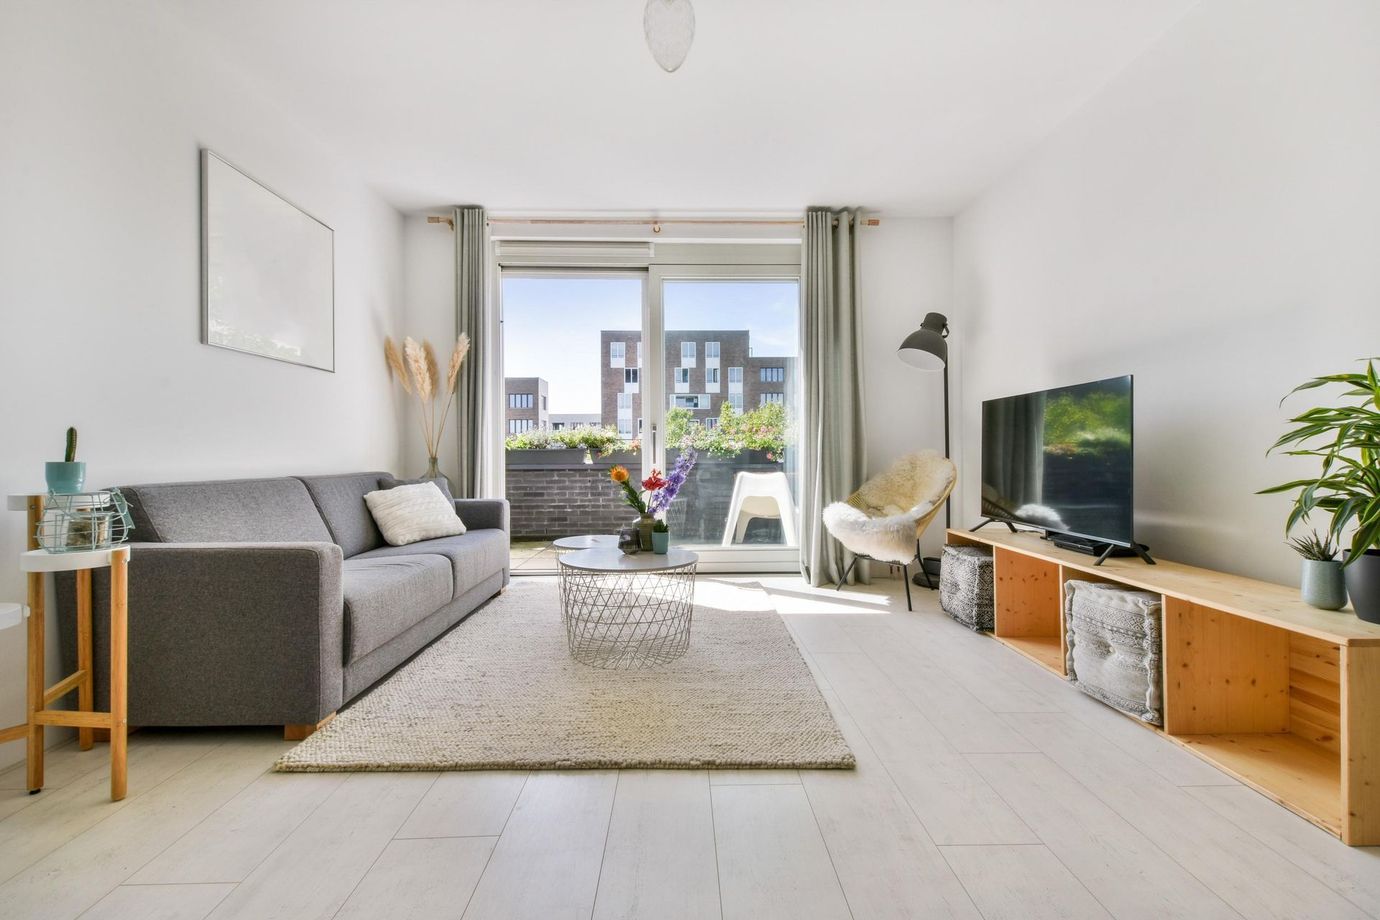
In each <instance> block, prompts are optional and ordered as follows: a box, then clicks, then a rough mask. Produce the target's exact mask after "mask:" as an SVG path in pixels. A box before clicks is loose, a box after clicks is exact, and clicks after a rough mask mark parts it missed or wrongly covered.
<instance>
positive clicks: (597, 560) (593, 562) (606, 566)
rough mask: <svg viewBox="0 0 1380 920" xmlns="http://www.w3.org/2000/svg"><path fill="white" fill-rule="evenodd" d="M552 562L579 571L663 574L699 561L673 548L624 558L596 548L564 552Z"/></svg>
mask: <svg viewBox="0 0 1380 920" xmlns="http://www.w3.org/2000/svg"><path fill="white" fill-rule="evenodd" d="M556 561H557V562H558V563H559V564H560V565H562V566H568V567H570V568H572V569H579V570H580V571H582V572H609V573H613V572H664V571H669V570H670V569H683V568H685V567H686V566H688V565H694V564H695V563H696V562H699V561H700V557H699V555H698V554H697V553H692V552H690V551H689V550H688V549H679V548H676V547H672V549H671V551H670V552H668V553H664V554H658V553H646V552H643V553H638V554H636V555H634V556H629V555H627V554H626V553H624V552H623V551H622V550H621V549H616V548H615V549H608V548H606V547H598V548H595V549H582V550H578V551H577V552H573V553H566V554H565V555H564V556H561V557H560V558H558V559H557V560H556Z"/></svg>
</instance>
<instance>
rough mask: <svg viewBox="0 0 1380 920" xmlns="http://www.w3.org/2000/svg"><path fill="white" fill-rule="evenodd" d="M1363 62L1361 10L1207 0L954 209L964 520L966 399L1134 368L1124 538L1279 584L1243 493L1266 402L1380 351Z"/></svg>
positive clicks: (1281, 553) (1281, 473)
mask: <svg viewBox="0 0 1380 920" xmlns="http://www.w3.org/2000/svg"><path fill="white" fill-rule="evenodd" d="M1377 48H1380V4H1376V3H1375V2H1373V0H1326V2H1318V3H1308V4H1304V3H1295V2H1292V0H1263V2H1262V0H1206V2H1204V3H1202V4H1201V5H1200V6H1199V7H1197V8H1195V9H1194V10H1193V11H1192V12H1190V13H1189V15H1188V16H1187V17H1186V18H1185V19H1184V20H1183V21H1182V22H1181V23H1180V24H1179V25H1178V26H1176V27H1175V28H1174V29H1172V30H1171V31H1170V32H1169V33H1167V34H1166V35H1165V36H1164V37H1163V38H1162V39H1161V40H1160V41H1159V42H1158V43H1157V44H1156V45H1154V46H1153V47H1152V48H1151V49H1150V51H1149V52H1148V53H1147V54H1146V55H1145V56H1144V57H1143V58H1141V59H1139V60H1138V61H1136V62H1135V63H1134V64H1132V65H1131V66H1130V67H1129V68H1128V69H1127V70H1126V71H1125V72H1123V73H1122V74H1121V75H1120V76H1119V77H1118V78H1117V79H1116V80H1115V81H1114V82H1113V83H1112V84H1111V85H1109V86H1108V87H1106V88H1105V89H1104V90H1103V91H1101V92H1100V93H1099V94H1098V95H1096V96H1095V97H1094V98H1093V99H1092V100H1091V102H1090V103H1089V104H1087V105H1086V106H1085V107H1084V108H1083V109H1082V110H1081V111H1080V112H1079V113H1077V114H1076V115H1075V116H1074V117H1072V118H1071V119H1070V120H1069V121H1068V122H1066V123H1065V124H1064V125H1063V126H1062V127H1061V128H1060V129H1059V130H1058V131H1057V132H1056V133H1055V134H1054V135H1053V136H1052V137H1050V138H1049V139H1048V141H1047V142H1046V143H1044V144H1043V145H1042V146H1041V147H1040V148H1039V149H1038V150H1037V151H1035V152H1034V153H1033V154H1032V155H1031V156H1030V157H1029V158H1028V159H1027V160H1025V161H1024V163H1023V164H1022V165H1021V167H1020V168H1019V169H1018V170H1017V171H1015V172H1014V173H1013V174H1012V175H1010V176H1008V177H1006V178H1005V179H1004V180H1003V181H1001V182H1000V183H998V184H997V185H996V186H995V187H994V188H993V189H991V190H990V191H989V192H987V193H986V194H985V195H984V196H983V197H982V198H981V199H980V200H979V201H978V202H977V203H976V204H975V205H973V206H972V207H970V208H968V209H967V210H965V211H964V212H963V213H962V214H961V215H960V216H959V217H958V218H957V220H956V222H955V231H954V232H955V241H954V246H955V285H956V300H957V306H956V309H955V312H956V313H957V314H958V315H959V316H960V317H961V319H962V326H961V336H962V344H963V346H964V353H965V355H966V356H967V360H966V361H965V362H963V365H962V368H963V385H964V398H963V409H964V414H965V416H966V424H965V430H966V432H967V433H968V434H967V437H966V438H965V447H966V450H965V452H964V453H965V458H966V459H965V461H964V465H963V474H964V475H963V477H962V481H963V482H965V483H966V484H967V486H968V488H966V489H964V494H963V507H964V511H965V514H964V520H965V522H966V521H969V520H976V517H977V514H978V490H977V489H976V488H975V487H974V484H975V483H977V482H978V481H979V474H980V469H979V464H978V452H977V440H976V438H977V432H978V431H979V405H980V400H982V399H984V398H988V397H992V396H997V395H1002V394H1007V393H1014V392H1021V391H1025V390H1031V389H1037V388H1042V387H1047V386H1051V385H1055V384H1063V383H1073V382H1077V381H1083V380H1091V379H1094V378H1099V377H1106V376H1111V375H1115V374H1124V373H1133V374H1135V375H1136V406H1135V411H1136V438H1137V445H1136V464H1137V467H1136V490H1137V494H1136V502H1137V505H1138V515H1137V522H1136V526H1137V532H1138V536H1139V538H1140V539H1141V540H1142V541H1143V542H1147V543H1149V544H1151V547H1152V549H1153V550H1154V551H1155V552H1157V553H1159V554H1162V555H1163V556H1165V557H1166V558H1172V559H1178V560H1181V561H1185V562H1191V563H1196V564H1200V565H1206V566H1209V567H1214V568H1222V569H1226V570H1229V571H1235V572H1240V573H1243V574H1249V575H1254V576H1257V577H1262V578H1266V579H1270V580H1274V581H1279V582H1286V583H1290V582H1295V581H1296V579H1297V568H1298V566H1297V564H1296V562H1295V560H1294V558H1293V557H1292V555H1291V554H1290V552H1289V551H1288V550H1286V549H1285V548H1284V547H1283V546H1282V544H1281V541H1282V533H1281V527H1282V524H1283V520H1284V516H1285V514H1286V509H1287V505H1288V501H1287V499H1285V498H1282V497H1257V496H1255V495H1253V494H1252V493H1253V492H1254V491H1255V490H1256V489H1259V488H1261V487H1263V486H1266V485H1270V484H1273V483H1275V482H1278V481H1284V480H1286V479H1289V478H1292V477H1293V474H1294V473H1295V472H1297V470H1298V468H1299V467H1298V464H1297V463H1295V462H1293V461H1291V460H1288V459H1274V458H1272V459H1269V460H1267V459H1266V458H1265V456H1264V454H1265V449H1266V448H1267V447H1268V446H1269V445H1270V443H1271V442H1272V441H1273V440H1274V439H1275V437H1277V436H1278V434H1279V433H1280V432H1281V431H1282V430H1283V428H1282V426H1283V423H1284V421H1285V419H1286V418H1287V416H1288V414H1289V412H1290V411H1293V410H1299V409H1302V408H1305V407H1306V406H1307V405H1309V402H1308V400H1307V399H1306V398H1305V399H1296V400H1292V401H1291V402H1290V403H1289V404H1288V405H1287V406H1286V408H1285V409H1284V410H1281V409H1280V408H1278V403H1279V400H1280V398H1281V397H1282V396H1284V394H1285V393H1287V392H1288V391H1289V390H1290V389H1291V388H1292V387H1293V386H1294V385H1295V384H1297V383H1299V382H1301V381H1303V380H1305V379H1306V378H1308V377H1311V376H1313V375H1316V374H1322V373H1327V372H1334V371H1341V370H1345V369H1348V368H1353V367H1355V366H1356V365H1354V364H1352V362H1353V361H1354V359H1356V358H1359V357H1362V356H1365V355H1372V354H1376V353H1380V258H1377V253H1380V168H1377V164H1380V53H1377V50H1376V49H1377ZM1304 468H1305V469H1306V468H1308V467H1307V465H1306V464H1305V467H1304Z"/></svg>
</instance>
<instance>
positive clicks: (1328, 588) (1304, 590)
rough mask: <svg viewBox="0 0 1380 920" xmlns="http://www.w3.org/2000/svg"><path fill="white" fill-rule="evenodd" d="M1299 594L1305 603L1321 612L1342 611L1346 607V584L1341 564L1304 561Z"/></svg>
mask: <svg viewBox="0 0 1380 920" xmlns="http://www.w3.org/2000/svg"><path fill="white" fill-rule="evenodd" d="M1299 594H1301V595H1302V596H1303V600H1304V603H1307V604H1311V605H1313V606H1314V607H1317V608H1318V609H1320V610H1341V609H1342V608H1343V607H1345V606H1346V584H1345V582H1344V581H1343V576H1342V564H1341V563H1340V562H1336V561H1332V560H1325V559H1304V560H1303V579H1302V581H1301V582H1300V585H1299Z"/></svg>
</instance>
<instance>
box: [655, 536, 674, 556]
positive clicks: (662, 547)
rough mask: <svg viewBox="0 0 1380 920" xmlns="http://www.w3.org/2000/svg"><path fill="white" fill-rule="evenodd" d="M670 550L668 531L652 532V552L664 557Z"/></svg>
mask: <svg viewBox="0 0 1380 920" xmlns="http://www.w3.org/2000/svg"><path fill="white" fill-rule="evenodd" d="M670 548H671V534H670V533H669V532H668V531H664V530H663V531H655V530H653V531H652V552H654V553H657V554H659V555H662V556H664V555H666V551H667V550H669V549H670Z"/></svg>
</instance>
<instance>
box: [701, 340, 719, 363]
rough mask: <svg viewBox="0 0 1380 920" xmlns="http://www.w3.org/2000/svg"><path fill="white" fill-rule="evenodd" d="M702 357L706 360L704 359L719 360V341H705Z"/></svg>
mask: <svg viewBox="0 0 1380 920" xmlns="http://www.w3.org/2000/svg"><path fill="white" fill-rule="evenodd" d="M704 357H705V360H706V361H717V360H719V343H718V342H705V343H704Z"/></svg>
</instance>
